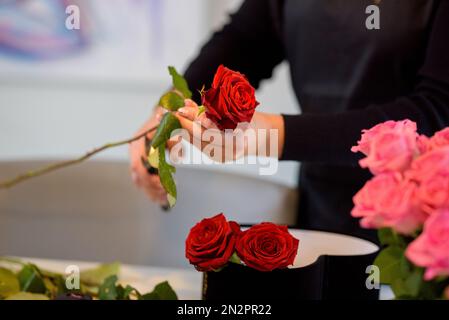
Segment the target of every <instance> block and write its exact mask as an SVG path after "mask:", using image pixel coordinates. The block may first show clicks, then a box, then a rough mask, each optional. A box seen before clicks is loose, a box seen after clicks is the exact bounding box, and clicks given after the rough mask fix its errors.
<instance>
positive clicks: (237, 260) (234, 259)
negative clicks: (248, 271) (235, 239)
mask: <svg viewBox="0 0 449 320" xmlns="http://www.w3.org/2000/svg"><path fill="white" fill-rule="evenodd" d="M229 262H231V263H236V264H242V260H240V258H239V256H238V255H237V252H234V253H233V254H232V256H231V258H229Z"/></svg>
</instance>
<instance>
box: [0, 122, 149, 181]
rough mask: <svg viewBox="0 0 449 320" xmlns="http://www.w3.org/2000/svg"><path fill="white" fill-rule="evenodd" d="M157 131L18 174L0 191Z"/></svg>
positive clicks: (144, 133) (147, 132) (146, 132)
mask: <svg viewBox="0 0 449 320" xmlns="http://www.w3.org/2000/svg"><path fill="white" fill-rule="evenodd" d="M156 129H157V126H155V127H152V128H151V129H148V130H147V131H145V132H143V133H141V134H139V135H137V136H135V137H134V138H131V139H127V140H123V141H118V142H113V143H107V144H105V145H103V146H101V147H99V148H95V149H94V150H92V151H90V152H87V153H86V154H85V155H83V156H81V157H79V158H77V159H72V160H66V161H61V162H57V163H53V164H50V165H48V166H45V167H42V168H39V169H36V170H33V171H29V172H26V173H22V174H19V175H18V176H16V177H15V178H12V179H10V180H6V181H3V182H0V189H9V188H12V187H14V186H15V185H17V184H19V183H21V182H23V181H26V180H28V179H31V178H35V177H39V176H42V175H44V174H47V173H50V172H52V171H56V170H59V169H62V168H65V167H69V166H72V165H75V164H79V163H81V162H83V161H85V160H87V159H89V158H91V157H93V156H94V155H96V154H97V153H100V152H102V151H104V150H106V149H110V148H115V147H118V146H122V145H125V144H129V143H131V142H134V141H137V140H139V139H141V138H143V137H145V136H146V135H147V134H149V133H150V132H152V131H154V130H156Z"/></svg>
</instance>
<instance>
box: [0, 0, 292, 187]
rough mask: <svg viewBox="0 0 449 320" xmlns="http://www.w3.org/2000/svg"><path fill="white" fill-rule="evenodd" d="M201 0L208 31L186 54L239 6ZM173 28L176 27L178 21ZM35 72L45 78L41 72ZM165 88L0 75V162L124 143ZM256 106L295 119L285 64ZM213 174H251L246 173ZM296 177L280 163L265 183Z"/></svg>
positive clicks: (118, 155) (113, 154) (114, 154)
mask: <svg viewBox="0 0 449 320" xmlns="http://www.w3.org/2000/svg"><path fill="white" fill-rule="evenodd" d="M173 1H174V0H172V2H173ZM178 1H181V0H178ZM202 1H203V2H204V4H205V5H206V6H208V7H207V8H208V9H207V10H209V11H208V12H211V13H213V15H211V17H212V18H211V17H209V19H210V21H208V22H207V23H205V24H204V25H208V27H207V28H208V30H207V29H206V30H202V31H201V32H204V35H203V36H198V39H195V41H196V43H195V44H193V45H192V48H198V47H199V45H200V43H202V42H203V41H204V39H205V37H206V36H207V34H209V33H210V32H211V30H212V28H213V27H214V26H216V24H217V23H222V22H223V21H225V20H226V14H225V12H227V11H228V10H229V9H228V8H229V6H230V7H235V6H236V5H237V4H238V3H239V1H229V6H228V5H223V3H225V2H224V1H222V0H220V2H218V0H214V1H215V2H213V4H214V5H212V6H211V5H210V3H209V4H207V3H206V1H207V0H202ZM208 1H210V0H208ZM203 14H204V13H201V12H196V11H193V10H192V12H190V13H189V14H187V13H185V14H184V15H183V16H185V17H186V18H185V19H187V20H191V19H202V17H203V16H202V15H203ZM197 16H198V17H197ZM179 23H180V25H182V21H181V22H179ZM202 29H204V27H203V28H202ZM201 32H200V33H201ZM196 50H197V49H192V50H191V52H190V53H189V54H188V55H187V56H185V55H184V53H180V55H179V56H178V57H176V58H174V60H176V61H179V64H181V65H185V63H186V62H187V61H188V60H189V59H190V58H191V57H192V56H193V55H194V54H195V51H196ZM0 62H1V63H4V58H1V57H0ZM42 71H43V72H44V73H45V68H42ZM168 85H169V78H168V77H167V81H166V82H164V81H154V79H153V80H151V79H150V80H146V79H142V80H139V81H131V80H130V81H84V80H79V79H75V80H74V79H60V78H51V77H48V78H47V77H45V76H39V77H37V78H33V77H30V76H27V75H22V76H16V77H14V76H11V75H9V74H5V73H1V71H0V160H2V159H9V160H11V159H30V158H32V159H42V158H67V157H73V156H77V155H79V154H82V153H84V152H85V151H87V150H88V149H91V148H93V147H95V146H98V145H101V144H103V143H105V142H110V141H114V140H121V139H123V138H127V137H129V136H131V135H132V134H133V133H134V131H135V130H136V129H137V128H138V127H139V126H140V125H141V123H142V122H143V121H144V120H145V119H146V118H147V116H148V115H149V113H150V110H151V108H152V106H153V105H154V103H155V102H156V101H157V100H158V98H159V95H160V93H161V92H162V91H163V90H164V89H165V88H167V86H168ZM258 99H259V101H260V102H261V107H260V110H261V111H265V112H276V113H280V112H283V113H296V112H298V108H297V103H296V101H295V99H294V97H293V94H292V91H291V88H290V84H289V79H288V67H287V65H285V64H284V65H282V66H281V67H279V68H278V69H277V71H276V73H275V77H274V80H272V81H267V82H266V83H264V84H263V85H262V88H261V90H260V91H259V92H258ZM99 157H100V158H103V159H119V160H123V161H125V160H126V159H127V148H126V147H123V148H117V149H115V150H110V151H108V152H106V153H104V154H103V155H101V156H99ZM223 168H224V169H223ZM217 169H218V170H231V171H238V172H242V173H244V174H250V175H253V174H256V173H255V172H256V171H255V170H254V168H251V167H245V168H241V167H235V166H231V167H230V168H229V166H228V168H226V167H219V168H217ZM296 170H297V164H295V163H283V164H282V165H281V168H280V170H279V173H278V175H276V176H274V177H271V178H270V179H274V180H276V181H280V182H282V183H284V184H286V185H295V182H296V176H297V175H296V173H295V172H296Z"/></svg>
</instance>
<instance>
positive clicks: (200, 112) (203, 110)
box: [196, 106, 206, 117]
mask: <svg viewBox="0 0 449 320" xmlns="http://www.w3.org/2000/svg"><path fill="white" fill-rule="evenodd" d="M205 111H206V107H205V106H199V107H198V114H197V115H196V116H197V117H199V116H200V115H201V114H202V113H204V112H205Z"/></svg>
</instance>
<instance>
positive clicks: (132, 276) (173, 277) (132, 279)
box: [19, 258, 393, 300]
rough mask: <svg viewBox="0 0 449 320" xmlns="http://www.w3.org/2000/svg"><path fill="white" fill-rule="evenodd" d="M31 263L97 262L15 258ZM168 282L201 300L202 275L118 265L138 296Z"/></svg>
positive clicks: (54, 267) (384, 292) (387, 294)
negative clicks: (137, 291) (161, 283)
mask: <svg viewBox="0 0 449 320" xmlns="http://www.w3.org/2000/svg"><path fill="white" fill-rule="evenodd" d="M19 259H21V260H23V261H27V262H32V263H34V264H36V265H37V266H38V267H41V268H43V269H46V270H51V271H55V272H59V273H64V272H65V269H66V268H67V266H69V265H76V266H78V267H79V268H80V270H83V269H89V268H94V267H96V266H98V264H99V263H98V262H85V261H70V260H51V259H40V258H19ZM163 281H168V282H169V283H170V285H171V286H172V287H173V289H174V290H175V292H176V293H177V294H178V297H179V299H181V300H199V299H201V286H202V273H201V272H198V271H196V270H194V269H193V267H192V269H176V268H161V267H152V266H137V265H127V264H122V265H121V268H120V274H119V282H121V283H123V284H129V285H131V286H133V287H134V288H136V289H137V290H139V291H140V292H144V293H146V292H150V291H152V290H153V288H154V286H155V285H156V284H158V283H160V282H163ZM392 298H393V294H392V292H391V290H390V288H389V287H388V286H382V287H381V290H380V299H381V300H389V299H392Z"/></svg>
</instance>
